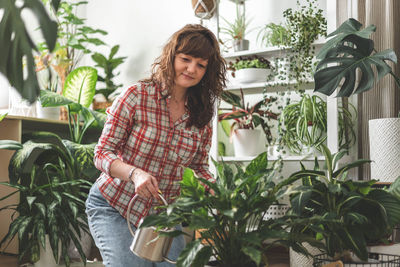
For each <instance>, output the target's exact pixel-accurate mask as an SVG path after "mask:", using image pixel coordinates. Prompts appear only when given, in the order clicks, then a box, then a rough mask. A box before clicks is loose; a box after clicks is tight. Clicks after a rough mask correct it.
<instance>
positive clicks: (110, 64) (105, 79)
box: [92, 45, 126, 102]
mask: <svg viewBox="0 0 400 267" xmlns="http://www.w3.org/2000/svg"><path fill="white" fill-rule="evenodd" d="M118 50H119V45H115V46H113V47H112V48H111V51H110V54H109V55H108V56H107V57H106V56H105V55H102V54H100V53H97V52H96V53H94V54H93V55H92V59H93V60H94V61H95V62H96V67H98V68H102V69H103V72H104V76H103V75H98V76H97V81H99V82H101V83H103V84H104V87H103V88H100V89H99V88H96V93H98V94H102V95H103V96H104V97H105V99H106V101H108V102H112V101H111V99H110V97H111V96H110V95H111V94H113V93H114V92H115V91H116V90H117V89H118V88H120V87H122V84H115V83H114V78H115V77H116V76H118V75H119V74H120V73H119V72H118V73H114V71H115V69H116V68H117V67H118V66H119V65H121V64H122V63H124V60H125V59H126V57H114V56H115V55H116V54H117V53H118ZM114 96H115V95H114Z"/></svg>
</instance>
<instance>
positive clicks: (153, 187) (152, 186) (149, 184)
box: [131, 169, 159, 199]
mask: <svg viewBox="0 0 400 267" xmlns="http://www.w3.org/2000/svg"><path fill="white" fill-rule="evenodd" d="M131 180H132V182H133V183H134V184H135V193H136V194H138V195H139V196H141V197H144V198H150V197H154V198H156V199H158V191H159V189H158V182H157V179H156V178H155V177H154V176H152V175H150V174H149V173H147V172H145V171H144V170H141V169H136V170H135V171H134V172H133V175H132V177H131Z"/></svg>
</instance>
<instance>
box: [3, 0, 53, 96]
mask: <svg viewBox="0 0 400 267" xmlns="http://www.w3.org/2000/svg"><path fill="white" fill-rule="evenodd" d="M59 2H60V0H52V1H51V5H52V7H53V8H54V10H57V9H58V6H59ZM27 10H30V11H31V12H32V14H33V15H34V16H35V17H36V18H37V20H38V22H39V25H40V29H41V33H42V35H43V37H44V39H45V42H46V44H47V47H48V48H49V50H50V51H51V50H53V49H54V47H55V43H56V38H57V23H56V22H55V21H53V20H51V19H50V17H49V16H48V14H47V12H46V10H45V8H44V6H43V4H42V3H41V2H40V1H39V0H22V1H16V0H2V1H0V11H1V13H2V19H1V22H0V36H1V40H0V58H1V60H0V72H1V73H2V74H4V76H5V77H7V79H8V81H9V82H10V85H11V86H12V87H14V88H15V89H16V90H17V91H18V92H19V93H20V94H21V96H22V97H23V98H24V99H27V100H28V101H29V102H30V103H33V102H34V101H35V100H36V98H37V96H38V95H39V90H40V89H39V88H40V87H39V83H38V80H37V77H36V72H35V60H34V58H33V50H37V47H36V45H35V44H34V43H33V42H32V38H31V36H30V35H29V34H28V31H27V29H26V27H25V23H24V21H23V19H22V17H21V13H22V12H23V11H24V12H26V11H27ZM24 65H26V66H25V67H24ZM24 68H25V71H24Z"/></svg>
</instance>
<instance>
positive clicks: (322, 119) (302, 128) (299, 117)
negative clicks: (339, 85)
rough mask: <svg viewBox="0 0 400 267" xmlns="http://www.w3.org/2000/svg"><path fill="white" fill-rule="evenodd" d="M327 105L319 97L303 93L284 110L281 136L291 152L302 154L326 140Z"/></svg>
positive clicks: (280, 126)
mask: <svg viewBox="0 0 400 267" xmlns="http://www.w3.org/2000/svg"><path fill="white" fill-rule="evenodd" d="M326 128H327V124H326V103H325V101H324V100H323V99H322V98H320V97H319V96H317V95H309V94H306V93H303V94H302V95H301V99H300V100H299V101H295V102H294V103H291V104H289V105H287V106H285V107H284V108H283V110H282V114H281V116H280V124H279V127H278V129H279V134H280V136H281V138H282V141H281V142H282V144H283V145H285V146H286V147H287V148H288V149H289V150H290V151H291V152H293V153H296V154H301V153H302V152H307V151H304V150H308V149H310V148H317V149H318V147H319V145H320V144H322V143H323V142H325V139H326Z"/></svg>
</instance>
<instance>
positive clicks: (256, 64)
mask: <svg viewBox="0 0 400 267" xmlns="http://www.w3.org/2000/svg"><path fill="white" fill-rule="evenodd" d="M248 68H256V69H271V62H270V61H269V60H268V59H266V58H264V57H261V56H258V55H251V56H240V57H237V58H236V59H235V61H230V62H229V63H228V68H227V69H228V70H230V71H231V74H232V77H235V71H237V70H241V69H248Z"/></svg>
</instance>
